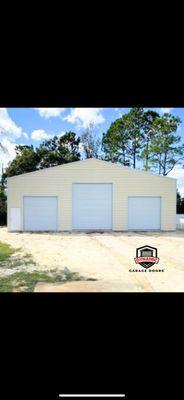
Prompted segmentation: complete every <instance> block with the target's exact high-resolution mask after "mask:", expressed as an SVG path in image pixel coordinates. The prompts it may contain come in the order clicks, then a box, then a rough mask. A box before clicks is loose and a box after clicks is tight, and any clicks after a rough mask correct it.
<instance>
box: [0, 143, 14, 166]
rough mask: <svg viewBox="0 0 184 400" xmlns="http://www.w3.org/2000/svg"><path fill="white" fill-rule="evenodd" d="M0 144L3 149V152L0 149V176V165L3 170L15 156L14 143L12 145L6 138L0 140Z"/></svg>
mask: <svg viewBox="0 0 184 400" xmlns="http://www.w3.org/2000/svg"><path fill="white" fill-rule="evenodd" d="M1 144H2V146H3V148H4V149H5V151H3V150H2V149H1V148H0V160H1V161H0V174H1V168H2V164H3V167H4V168H5V167H6V166H7V164H8V162H9V161H12V160H13V158H14V157H15V156H16V153H15V146H16V144H15V143H12V142H11V141H10V140H8V139H7V138H3V139H2V140H1Z"/></svg>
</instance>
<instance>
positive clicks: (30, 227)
mask: <svg viewBox="0 0 184 400" xmlns="http://www.w3.org/2000/svg"><path fill="white" fill-rule="evenodd" d="M24 230H25V231H56V230H57V197H37V196H36V197H24Z"/></svg>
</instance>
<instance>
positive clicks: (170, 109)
mask: <svg viewBox="0 0 184 400" xmlns="http://www.w3.org/2000/svg"><path fill="white" fill-rule="evenodd" d="M172 110H173V108H170V107H165V108H162V107H161V108H160V112H161V114H165V113H167V114H169V113H170V112H171V111H172Z"/></svg>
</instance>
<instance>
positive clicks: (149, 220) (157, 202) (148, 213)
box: [128, 196, 161, 230]
mask: <svg viewBox="0 0 184 400" xmlns="http://www.w3.org/2000/svg"><path fill="white" fill-rule="evenodd" d="M160 219H161V198H160V197H148V196H136V197H129V198H128V229H130V230H159V229H160V228H161V221H160Z"/></svg>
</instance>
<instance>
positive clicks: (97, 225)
mask: <svg viewBox="0 0 184 400" xmlns="http://www.w3.org/2000/svg"><path fill="white" fill-rule="evenodd" d="M73 229H96V230H103V229H112V184H110V183H109V184H106V183H102V184H101V183H84V184H83V183H81V184H80V183H75V184H73Z"/></svg>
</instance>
